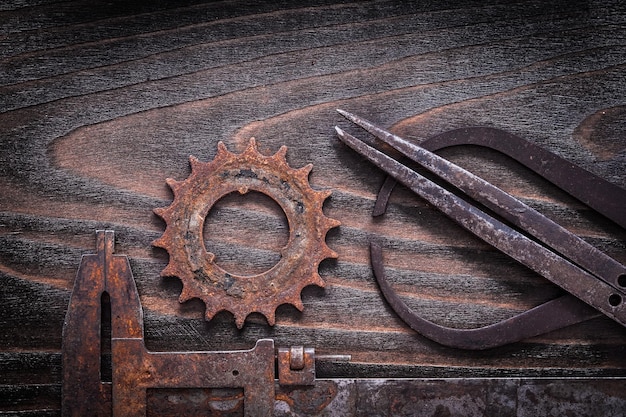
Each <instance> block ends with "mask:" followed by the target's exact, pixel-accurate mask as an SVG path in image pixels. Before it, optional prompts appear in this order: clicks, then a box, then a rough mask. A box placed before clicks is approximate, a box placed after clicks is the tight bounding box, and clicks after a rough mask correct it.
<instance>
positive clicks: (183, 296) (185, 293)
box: [178, 285, 195, 303]
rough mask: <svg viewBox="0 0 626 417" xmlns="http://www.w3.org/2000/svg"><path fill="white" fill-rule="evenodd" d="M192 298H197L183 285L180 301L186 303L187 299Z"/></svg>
mask: <svg viewBox="0 0 626 417" xmlns="http://www.w3.org/2000/svg"><path fill="white" fill-rule="evenodd" d="M192 298H195V296H194V295H193V294H192V293H191V291H190V290H189V289H188V288H187V287H185V286H184V285H183V290H182V291H181V292H180V295H179V296H178V302H180V303H184V302H186V301H189V300H191V299H192Z"/></svg>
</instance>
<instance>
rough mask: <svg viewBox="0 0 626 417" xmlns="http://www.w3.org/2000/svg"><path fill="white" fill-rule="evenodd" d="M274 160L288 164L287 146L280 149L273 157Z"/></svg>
mask: <svg viewBox="0 0 626 417" xmlns="http://www.w3.org/2000/svg"><path fill="white" fill-rule="evenodd" d="M272 159H274V160H276V161H278V163H284V164H287V147H286V146H285V145H283V146H281V147H280V149H278V151H276V153H275V154H274V155H272Z"/></svg>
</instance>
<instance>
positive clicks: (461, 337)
mask: <svg viewBox="0 0 626 417" xmlns="http://www.w3.org/2000/svg"><path fill="white" fill-rule="evenodd" d="M458 145H475V146H481V147H485V148H489V149H493V150H497V151H499V152H501V153H503V154H505V155H507V156H508V157H510V158H512V159H515V160H516V161H518V162H520V163H521V164H523V165H524V166H526V167H527V168H529V169H531V170H532V171H534V172H535V173H537V174H539V175H540V176H542V177H543V178H545V179H546V180H548V181H550V182H552V183H553V184H555V185H557V186H558V187H560V188H561V189H563V190H564V191H566V192H568V193H569V194H570V195H572V196H573V197H575V198H577V199H578V200H580V201H582V202H583V203H585V204H587V205H588V206H590V207H592V208H594V209H596V211H598V212H600V213H601V214H603V215H605V216H606V217H608V218H609V219H611V220H613V221H614V222H616V223H617V224H619V225H621V226H622V227H626V210H624V209H623V207H626V194H625V193H624V192H623V190H621V189H620V188H619V187H617V186H615V185H613V184H611V183H609V182H607V181H605V180H603V179H602V178H600V177H598V176H596V175H594V174H592V173H590V172H589V171H586V170H583V169H581V168H579V167H577V166H575V165H573V164H571V163H569V162H568V161H566V160H564V159H563V158H560V157H558V156H556V155H554V154H553V153H552V152H549V151H547V150H545V149H543V148H541V147H539V146H537V145H534V144H532V143H530V142H528V141H526V140H524V139H522V138H520V137H518V136H515V135H512V134H511V133H508V132H505V131H503V130H500V129H495V128H489V127H472V128H463V129H455V130H451V131H448V132H444V133H442V134H439V135H437V136H434V137H431V138H429V139H427V140H425V141H424V142H422V143H421V144H420V146H422V147H423V148H425V149H427V150H429V151H431V152H436V151H439V150H441V149H444V148H448V147H452V146H458ZM546 162H547V163H546ZM572 178H575V179H576V181H572ZM396 183H397V181H396V180H395V179H394V178H393V177H391V176H387V177H386V178H385V182H384V183H383V185H382V187H381V188H380V191H379V193H378V196H377V199H376V204H375V205H374V210H373V212H372V215H373V216H380V215H382V214H384V213H385V212H386V210H387V203H388V202H389V197H390V196H391V192H392V191H393V189H394V187H395V185H396ZM581 184H586V186H584V187H581V186H580V185H581ZM370 256H371V262H372V269H373V271H374V276H375V278H376V281H377V282H378V285H379V286H380V289H381V292H382V293H383V296H384V297H385V299H386V300H387V302H388V303H389V305H390V306H391V307H392V308H393V310H394V311H395V312H396V313H397V314H398V316H399V317H400V318H401V319H402V320H403V321H404V322H405V323H406V324H408V325H409V327H411V328H412V329H413V330H415V331H416V332H418V333H420V334H422V335H423V336H426V337H428V338H429V339H432V340H434V341H436V342H438V343H440V344H442V345H445V346H449V347H455V348H460V349H474V350H479V349H489V348H494V347H498V346H502V345H506V344H509V343H513V342H517V341H520V340H524V339H528V338H530V337H534V336H538V335H541V334H544V333H548V332H550V331H553V330H557V329H561V328H563V327H567V326H570V325H573V324H576V323H580V322H583V321H586V320H589V319H592V318H594V317H598V316H599V315H600V313H599V312H598V311H596V310H595V309H593V308H591V307H589V306H588V305H586V304H585V303H583V302H581V301H580V300H579V299H578V298H576V297H574V296H572V295H570V294H567V295H563V296H561V297H558V298H556V299H553V300H550V301H547V302H545V303H543V304H541V305H538V306H536V307H534V308H532V309H530V310H528V311H525V312H523V313H520V314H518V315H515V316H513V317H511V318H509V319H506V320H503V321H500V322H498V323H494V324H491V325H489V326H484V327H480V328H475V329H455V328H450V327H445V326H441V325H438V324H436V323H433V322H431V321H429V320H426V319H424V318H422V317H420V316H419V315H418V314H416V313H415V312H414V311H412V310H411V309H410V307H409V306H407V305H406V303H405V302H404V301H402V299H401V298H400V297H399V296H398V294H397V293H396V292H395V291H394V290H393V289H392V288H391V286H390V285H389V282H388V280H387V277H386V274H385V269H384V263H383V253H382V247H381V246H380V245H379V244H377V243H375V242H371V243H370Z"/></svg>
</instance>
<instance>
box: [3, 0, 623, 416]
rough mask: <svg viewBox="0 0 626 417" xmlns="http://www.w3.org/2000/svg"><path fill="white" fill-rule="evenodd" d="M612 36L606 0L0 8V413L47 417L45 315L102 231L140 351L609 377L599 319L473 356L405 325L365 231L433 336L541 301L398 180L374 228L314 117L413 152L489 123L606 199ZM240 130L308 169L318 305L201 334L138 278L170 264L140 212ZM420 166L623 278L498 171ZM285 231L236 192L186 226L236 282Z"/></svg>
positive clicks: (559, 205)
mask: <svg viewBox="0 0 626 417" xmlns="http://www.w3.org/2000/svg"><path fill="white" fill-rule="evenodd" d="M299 3H300V4H299ZM625 24H626V7H625V6H624V4H623V3H622V2H620V1H618V0H615V1H613V2H610V1H606V2H605V1H590V2H586V1H565V0H554V1H539V0H537V1H534V0H526V1H519V2H510V1H497V0H493V1H464V2H459V1H442V2H426V1H424V2H413V3H409V2H401V1H391V0H389V1H385V0H381V1H366V2H346V3H337V2H333V1H325V0H317V1H313V2H289V1H284V2H264V3H255V2H236V1H234V2H230V1H225V2H203V1H201V0H187V1H180V2H174V1H159V2H140V1H134V2H132V1H131V2H127V1H81V0H76V1H56V0H31V1H27V0H21V1H20V0H14V1H12V2H3V3H2V4H0V326H1V328H2V331H0V414H6V415H20V416H21V415H57V414H58V413H59V407H60V379H61V368H60V349H61V328H62V323H63V318H64V315H65V311H66V308H67V303H68V300H69V295H70V290H71V288H72V283H73V279H74V276H75V273H76V269H77V267H78V264H79V262H80V257H81V255H82V254H84V253H90V252H92V251H93V249H94V231H95V230H96V229H101V228H109V229H114V230H115V231H116V239H117V241H116V251H117V252H118V253H121V254H126V255H128V256H129V257H130V260H131V265H132V268H133V272H134V275H135V279H136V281H137V285H138V288H139V292H140V296H141V302H142V304H143V308H144V313H145V330H146V339H147V345H148V347H149V348H150V349H153V350H214V349H240V348H249V347H252V346H253V345H254V342H255V341H256V340H257V339H258V338H262V337H271V338H274V339H275V340H276V343H277V344H278V345H283V346H289V345H294V344H304V345H307V346H312V347H315V348H316V349H317V352H318V353H329V354H350V355H352V359H353V360H352V362H351V363H349V364H330V365H325V366H322V367H321V368H320V369H318V372H319V375H320V376H323V377H333V378H344V379H345V378H364V377H369V378H398V377H412V378H418V377H419V378H441V377H445V378H457V377H460V378H466V377H507V378H512V379H511V380H515V381H519V378H535V377H551V378H558V379H562V378H569V377H591V378H595V379H596V380H599V378H606V377H625V376H626V348H625V346H626V329H624V328H623V327H622V326H620V325H619V324H616V323H615V322H613V321H612V320H610V319H607V318H598V319H594V320H592V321H589V322H586V323H582V324H579V325H576V326H572V327H570V328H566V329H562V330H559V331H556V332H553V333H550V334H546V335H544V336H541V337H536V338H533V339H530V340H525V341H523V342H519V343H515V344H512V345H509V346H506V347H502V348H497V349H492V350H488V351H485V352H468V351H463V350H457V349H450V348H445V347H442V346H439V345H437V344H436V343H434V342H431V341H429V340H427V339H425V338H423V337H421V336H419V335H418V334H416V333H415V332H413V331H412V330H410V329H409V328H408V327H407V326H406V325H405V324H404V323H403V322H402V321H400V320H399V319H398V318H397V317H396V315H395V314H394V313H393V311H392V310H391V309H390V308H389V307H388V306H387V304H386V303H385V301H384V300H383V299H382V297H381V294H380V292H379V290H378V288H377V286H376V284H375V281H374V278H373V276H372V273H371V270H370V267H369V255H368V241H369V240H370V239H371V238H376V239H379V240H381V241H382V242H383V243H384V245H385V248H386V250H385V253H386V262H387V267H388V273H389V275H390V278H391V279H392V281H393V283H394V286H395V288H396V289H397V290H398V291H400V292H401V293H402V294H403V296H404V297H405V300H406V301H407V302H408V303H409V304H410V305H411V306H413V307H414V308H415V310H416V311H418V312H419V313H420V314H422V315H423V316H425V317H427V318H430V319H432V320H433V321H435V322H437V323H441V324H445V325H448V326H453V327H476V326H481V325H485V324H489V323H493V322H495V321H498V320H500V319H503V318H506V317H509V316H511V315H513V314H515V313H518V312H521V311H524V310H526V309H528V308H529V307H532V306H534V305H537V304H539V303H541V302H542V301H544V300H547V299H550V298H553V297H555V296H556V295H558V294H560V292H559V290H558V289H557V288H556V287H555V286H553V285H551V284H550V283H548V282H547V281H546V280H544V279H543V278H541V277H538V276H537V275H536V274H534V273H532V272H531V271H529V270H527V269H525V268H524V267H522V266H520V265H518V264H516V263H515V262H514V261H512V260H510V259H509V258H507V257H506V256H505V255H502V254H500V253H498V252H497V251H495V250H493V249H492V248H490V247H489V246H487V245H485V244H484V243H482V242H481V241H479V240H478V239H476V238H474V237H473V236H471V235H469V234H468V233H466V232H464V231H463V230H461V229H460V228H459V227H458V226H456V225H455V224H454V223H453V222H451V221H450V220H448V219H447V218H446V217H445V216H443V215H442V214H440V213H439V212H438V211H437V210H436V209H434V208H433V207H431V206H429V205H427V204H425V203H424V202H423V201H422V200H420V199H419V198H417V197H415V196H413V195H411V194H410V193H408V192H407V191H406V190H404V189H402V188H400V187H398V189H397V190H396V191H394V194H393V196H392V204H391V205H390V208H389V210H388V213H387V215H386V216H385V217H384V218H381V219H373V218H372V217H371V210H372V206H373V202H374V199H375V196H376V194H377V192H378V188H379V187H380V185H381V183H382V181H383V178H384V176H383V174H382V173H381V172H379V171H377V170H375V169H373V168H372V167H371V166H370V165H369V164H368V163H367V162H365V161H363V160H362V159H361V158H360V157H358V156H357V155H356V154H355V153H353V152H352V151H351V150H349V149H348V148H346V147H345V146H343V145H342V144H341V143H340V142H339V141H338V140H337V139H336V137H335V134H334V129H333V126H334V125H340V126H342V127H344V128H347V129H351V127H350V125H349V124H348V123H347V122H345V121H344V120H343V119H342V117H341V116H339V115H338V114H337V113H336V112H335V109H336V108H343V109H346V110H349V111H352V112H354V113H356V114H359V115H362V116H364V117H367V118H369V119H370V120H372V121H374V122H377V123H379V124H381V125H383V126H385V127H387V128H389V129H391V130H393V131H394V132H396V133H399V134H401V135H404V136H406V137H407V138H409V139H411V140H414V141H415V142H420V141H422V140H424V139H425V138H427V137H429V136H431V135H434V134H437V133H441V132H443V131H446V130H449V129H453V128H458V127H465V126H475V125H486V126H493V127H497V128H501V129H504V130H507V131H510V132H512V133H515V134H517V135H519V136H522V137H524V138H526V139H528V140H530V141H532V142H534V143H536V144H539V145H541V146H543V147H545V148H547V149H549V150H551V151H553V152H555V153H557V154H558V155H560V156H562V157H565V158H567V159H569V160H571V161H572V162H574V163H576V164H578V165H580V166H582V167H584V168H586V169H588V170H590V171H592V172H594V173H596V174H598V175H600V176H602V177H603V178H606V179H607V180H609V181H611V182H613V183H615V184H617V185H619V186H621V187H623V188H626V172H625V170H624V167H625V165H626V138H625V135H624V131H625V128H626V122H625V120H626V99H625V97H626V31H625ZM252 136H254V137H255V138H256V139H257V142H258V143H259V149H260V150H261V152H263V153H265V154H272V153H274V152H276V151H277V150H278V149H279V147H280V146H281V145H287V146H288V147H289V151H288V153H287V160H288V162H289V163H290V165H291V166H292V167H296V168H300V167H302V166H304V165H306V164H308V163H312V164H313V165H314V168H313V171H312V173H311V175H310V183H311V185H312V187H313V188H315V189H317V190H332V191H333V194H332V196H331V197H330V198H329V199H328V200H327V202H326V204H325V206H324V211H325V214H326V215H327V216H329V217H332V218H334V219H337V220H339V221H341V226H340V227H339V228H336V229H333V230H332V231H331V232H329V234H328V237H327V243H328V245H329V246H330V247H331V248H332V249H333V250H335V251H336V252H337V253H338V254H339V258H338V259H337V260H326V261H324V262H323V263H322V264H321V265H320V269H319V271H320V274H321V275H322V277H323V278H324V280H325V281H326V288H325V289H320V288H317V287H307V288H305V290H304V291H303V293H302V299H303V302H304V311H303V312H302V313H300V312H298V311H297V310H296V309H295V308H293V307H292V306H281V307H280V308H278V311H277V314H276V325H275V326H274V327H269V326H268V325H267V324H266V322H265V319H264V318H263V317H262V316H258V315H251V316H250V317H249V318H248V320H247V322H246V325H245V327H244V328H243V329H242V330H241V331H239V330H237V328H236V327H235V324H234V319H233V317H232V315H231V314H229V313H220V314H219V315H218V316H217V317H216V318H214V319H213V320H212V321H210V322H208V323H207V322H206V321H205V320H204V318H203V312H204V306H203V304H202V303H201V302H199V301H197V300H194V301H191V302H188V303H185V304H182V305H181V304H179V303H178V295H179V293H180V291H181V288H182V286H181V284H180V281H179V280H177V279H175V278H161V277H160V276H159V273H160V271H161V270H162V269H163V268H164V267H165V266H166V264H167V260H168V256H167V252H165V251H164V250H162V249H158V248H154V247H152V246H151V242H152V241H153V240H154V239H156V238H158V237H159V236H160V235H161V234H162V233H163V231H164V229H165V224H164V222H163V221H162V220H161V219H159V218H158V217H157V216H156V215H154V214H153V213H152V210H153V209H154V208H156V207H164V206H167V205H169V204H170V202H171V200H172V194H171V191H170V190H169V188H168V186H167V185H166V183H165V179H166V178H167V177H172V178H175V179H177V180H182V179H184V178H186V177H187V176H188V175H189V173H190V168H189V162H188V157H189V155H195V156H196V157H198V158H199V159H200V160H202V161H208V160H211V159H212V158H213V157H214V155H215V153H216V150H217V142H218V141H220V140H222V141H224V142H225V144H226V145H227V147H228V148H229V149H230V150H231V151H234V152H241V151H243V149H244V148H245V145H246V143H247V142H248V139H249V138H250V137H252ZM442 154H443V155H444V156H445V157H447V158H449V159H452V160H454V161H455V162H457V163H459V164H460V165H462V166H464V167H466V168H468V169H470V170H471V171H473V172H476V173H478V174H480V175H481V176H483V177H484V178H485V179H487V180H489V181H492V182H494V183H495V184H497V185H498V186H500V187H502V188H504V189H505V190H507V191H509V192H511V193H512V194H513V195H515V196H518V197H520V198H522V199H523V200H524V201H525V202H527V203H528V204H530V205H531V206H533V207H536V208H537V209H538V210H539V211H541V212H542V213H544V214H546V215H547V216H549V217H551V218H553V219H555V220H556V221H558V222H559V223H561V224H562V225H564V226H565V227H567V228H568V229H569V230H571V231H573V232H574V233H577V234H579V235H580V236H582V237H583V238H585V239H586V240H588V241H589V242H591V243H592V244H594V245H595V246H597V247H599V248H601V249H602V250H603V251H605V252H606V253H608V254H609V255H611V256H613V257H615V258H616V259H618V260H620V261H621V262H626V232H625V231H624V230H623V229H621V228H620V227H619V226H617V225H615V224H614V223H612V222H610V221H608V220H606V219H604V218H602V217H601V216H599V215H597V214H596V213H594V212H593V211H591V210H589V209H588V208H587V207H585V206H584V205H582V204H580V203H578V202H577V201H575V200H574V199H573V198H571V197H569V196H567V195H566V194H564V193H563V192H561V191H560V190H558V189H556V188H555V187H553V186H551V185H549V184H547V183H546V182H545V181H543V180H542V179H541V178H539V177H538V176H536V175H534V174H531V173H529V172H528V171H527V170H525V169H524V168H522V167H520V166H519V165H517V163H515V162H514V161H512V160H510V159H508V158H506V157H504V156H502V155H499V154H497V153H495V152H488V151H486V150H484V149H483V150H481V149H475V148H471V147H459V148H456V149H450V150H448V151H446V152H444V153H442ZM287 236H288V228H287V225H286V220H285V218H284V216H283V215H282V213H281V212H280V209H279V208H278V207H277V206H275V205H274V204H273V202H272V201H271V200H269V199H268V198H263V196H258V195H257V196H254V195H252V196H246V197H240V196H239V197H238V196H233V197H228V198H226V199H224V200H223V201H221V202H220V203H219V204H218V205H217V206H215V207H214V209H213V210H212V211H211V213H210V215H209V217H208V220H207V226H206V229H205V239H206V245H207V247H211V248H212V249H213V250H214V252H215V253H216V254H217V256H218V264H220V265H222V266H223V267H225V268H226V269H230V270H232V271H234V272H245V273H251V272H254V271H260V270H264V269H267V268H269V267H270V266H271V265H272V264H273V263H275V262H276V261H277V259H278V257H279V254H278V250H279V248H280V246H281V244H284V243H285V242H286V240H287ZM612 381H613V382H612V383H611V384H609V385H608V386H609V387H610V388H606V390H605V394H606V393H607V392H609V391H610V392H611V394H610V395H609V394H606V395H604V396H601V397H602V398H601V399H600V400H598V399H597V398H596V400H590V398H591V397H588V398H587V399H584V398H583V399H582V400H581V403H590V402H591V403H593V402H594V401H595V402H596V403H595V404H592V405H590V406H589V407H591V408H588V409H587V408H584V409H583V411H584V410H588V411H589V413H590V414H591V411H592V410H599V411H598V412H599V414H598V415H602V414H607V413H608V414H611V413H612V414H613V415H620V414H619V412H622V413H624V411H623V409H621V411H620V408H619V407H621V406H623V405H624V404H626V397H625V395H624V387H625V384H624V382H623V381H624V380H622V379H618V380H612ZM390 387H391V388H389V393H390V394H388V395H389V396H391V397H392V396H393V395H396V396H400V395H401V394H398V392H395V391H393V389H392V388H393V385H390ZM445 387H446V386H445V385H444V388H441V390H442V392H444V391H446V390H447V389H448V388H445ZM394 392H395V394H394ZM467 392H470V393H471V392H472V391H471V390H469V391H467ZM546 395H548V394H546ZM555 395H556V394H555ZM549 396H550V395H548V397H549ZM2 398H4V400H3V399H2ZM555 398H556V397H555ZM594 398H595V397H594ZM607 398H608V399H607ZM616 398H617V399H616ZM562 400H563V399H562ZM613 400H615V401H617V403H614V402H611V401H613ZM554 401H558V399H557V400H554ZM563 401H564V400H563ZM572 401H573V400H572ZM620 401H621V402H620ZM522 404H523V401H521V400H520V401H519V404H518V405H519V406H521V405H522ZM611 404H613V405H611ZM615 404H618V405H617V406H615ZM620 404H621V406H620ZM370 405H371V404H370ZM603 407H604V408H603ZM611 407H613V408H611ZM615 407H617V408H615ZM537 410H538V409H535V411H537ZM547 410H549V408H548V409H547ZM579 411H580V410H579ZM547 413H548V414H549V411H548V412H547ZM531 414H532V415H538V414H533V413H531ZM540 414H541V413H540ZM381 415H384V414H381ZM529 415H530V414H529ZM579 415H581V414H579ZM582 415H584V413H583V414H582ZM622 415H623V414H622Z"/></svg>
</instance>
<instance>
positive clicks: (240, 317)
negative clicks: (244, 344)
mask: <svg viewBox="0 0 626 417" xmlns="http://www.w3.org/2000/svg"><path fill="white" fill-rule="evenodd" d="M234 316H235V325H236V326H237V328H238V329H239V330H241V329H242V328H243V324H244V322H245V321H246V317H247V316H248V315H247V314H245V313H239V312H236V313H234Z"/></svg>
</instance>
